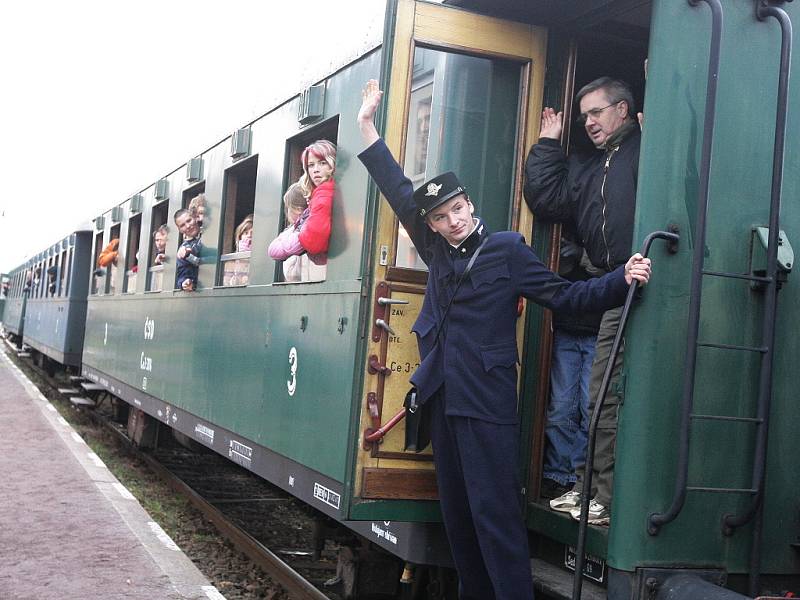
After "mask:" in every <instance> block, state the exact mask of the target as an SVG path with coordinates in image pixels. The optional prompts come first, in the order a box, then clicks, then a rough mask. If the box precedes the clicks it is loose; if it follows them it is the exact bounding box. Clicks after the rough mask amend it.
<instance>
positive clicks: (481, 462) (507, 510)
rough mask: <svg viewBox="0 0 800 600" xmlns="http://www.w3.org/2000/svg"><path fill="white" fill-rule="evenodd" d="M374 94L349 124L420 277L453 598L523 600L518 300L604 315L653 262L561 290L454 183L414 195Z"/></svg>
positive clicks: (428, 392) (419, 373)
mask: <svg viewBox="0 0 800 600" xmlns="http://www.w3.org/2000/svg"><path fill="white" fill-rule="evenodd" d="M381 96H382V92H381V91H380V89H379V88H378V83H377V81H375V80H370V81H369V82H368V83H367V85H366V88H365V90H364V93H363V102H362V105H361V109H360V111H359V114H358V126H359V129H360V131H361V136H362V138H363V141H364V144H365V145H366V146H367V149H366V150H364V151H363V152H362V153H361V154H360V155H359V158H360V159H361V161H362V162H363V163H364V165H365V166H366V167H367V170H368V171H369V174H370V175H371V176H372V178H373V179H374V180H375V182H376V183H377V184H378V187H379V188H380V190H381V192H383V194H384V196H385V197H386V199H387V200H388V201H389V204H390V205H391V206H392V209H393V210H394V211H395V213H396V214H397V215H398V217H399V218H400V221H401V222H402V223H403V226H404V227H405V228H406V231H407V232H408V233H409V235H410V236H411V239H412V241H413V242H414V245H415V247H416V248H417V250H418V252H419V253H420V256H421V257H422V258H423V260H424V261H425V263H426V264H427V265H428V268H429V274H428V284H427V289H426V291H425V299H424V302H423V306H422V310H421V311H420V315H419V318H418V319H417V321H416V323H415V324H414V327H413V331H414V332H415V333H416V334H417V342H418V345H419V351H420V357H421V360H420V366H419V368H418V369H417V370H416V372H415V373H414V375H413V376H412V377H411V381H412V383H413V384H414V385H415V386H416V387H417V398H418V401H419V402H420V403H421V404H423V405H424V408H425V410H427V411H429V414H430V418H431V441H432V444H433V450H434V462H435V465H436V477H437V484H438V489H439V500H440V504H441V509H442V516H443V519H444V524H445V529H446V531H447V536H448V540H449V542H450V550H451V552H452V555H453V559H454V562H455V565H456V570H457V571H458V576H459V596H460V597H461V598H462V599H474V600H487V599H491V598H496V599H498V600H510V599H520V598H524V599H530V598H533V581H532V576H531V570H530V558H529V552H528V539H527V530H526V528H525V525H524V522H523V519H522V510H521V500H522V498H521V487H520V484H519V481H518V477H519V465H518V456H519V436H518V428H519V425H518V423H519V421H518V419H519V417H518V410H517V368H516V366H517V362H518V356H517V344H516V320H517V301H518V298H519V296H525V297H526V298H529V299H531V300H533V301H535V302H537V303H539V304H541V305H543V306H546V307H548V308H552V309H558V310H562V311H571V312H581V311H585V310H592V311H598V310H606V309H608V308H611V307H613V306H618V305H620V304H622V303H623V302H624V299H625V295H626V293H627V290H628V286H629V285H630V283H631V282H632V281H633V280H637V281H640V282H642V283H644V282H646V281H647V280H648V278H649V276H650V261H649V260H648V259H644V258H642V257H641V256H640V255H634V256H633V257H631V259H630V260H629V261H628V262H627V263H626V264H625V266H624V267H620V268H619V269H617V270H615V271H614V272H612V273H610V274H608V275H606V276H604V277H601V278H597V279H592V280H590V281H586V282H579V283H570V282H568V281H566V280H564V279H561V278H560V277H558V276H557V275H555V274H554V273H552V272H551V271H549V270H548V269H547V268H546V267H545V266H544V265H543V264H542V262H541V261H540V260H539V259H538V258H537V256H536V255H535V254H534V252H533V250H531V248H530V246H528V245H527V244H526V243H525V240H524V238H523V237H522V236H521V235H520V234H518V233H514V232H508V231H505V232H498V233H493V234H491V235H490V233H489V231H488V230H487V228H486V226H485V224H484V223H483V221H482V220H481V219H480V218H478V217H475V216H473V212H474V210H475V209H474V206H473V204H472V202H471V201H470V199H469V197H468V196H467V194H466V191H465V190H464V188H463V187H462V186H461V184H460V183H459V181H458V179H457V177H456V176H455V175H454V174H453V173H444V174H442V175H439V176H437V177H434V178H433V179H431V180H430V181H428V182H426V183H425V184H423V186H422V187H421V188H419V189H418V190H417V191H414V190H413V188H412V184H411V182H410V181H409V179H408V178H407V177H406V176H405V175H404V174H403V171H402V169H401V168H400V166H399V165H398V164H397V162H396V161H395V160H394V158H392V156H391V154H390V153H389V150H388V149H387V147H386V145H385V144H384V142H383V140H381V139H380V137H379V135H378V132H377V130H376V128H375V124H374V116H375V112H376V110H377V108H378V105H379V104H380V101H381ZM476 254H478V256H477V258H476V257H475V255H476ZM473 258H475V260H474V261H473V262H474V264H473V265H472V268H471V270H470V271H469V275H468V277H467V278H466V281H463V285H460V286H459V279H460V278H461V276H462V275H463V274H464V271H465V270H466V269H467V265H468V264H469V263H470V261H471V259H473ZM454 296H455V299H454V301H453V302H452V304H451V303H450V300H451V298H453V297H454ZM448 307H449V310H448ZM445 312H447V314H446V316H445V315H444V313H445ZM443 316H444V318H443Z"/></svg>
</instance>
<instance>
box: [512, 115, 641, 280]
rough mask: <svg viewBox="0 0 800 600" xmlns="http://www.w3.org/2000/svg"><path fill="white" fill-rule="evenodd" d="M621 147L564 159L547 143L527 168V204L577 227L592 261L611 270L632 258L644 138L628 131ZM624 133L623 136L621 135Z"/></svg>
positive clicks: (535, 150) (543, 217)
mask: <svg viewBox="0 0 800 600" xmlns="http://www.w3.org/2000/svg"><path fill="white" fill-rule="evenodd" d="M627 127H628V130H627V131H626V132H625V133H624V134H623V135H621V141H620V142H619V143H618V145H615V146H612V147H610V148H607V149H605V150H597V151H595V152H592V153H591V154H589V155H585V154H583V155H575V154H571V155H570V156H569V157H566V156H565V155H564V152H563V151H562V150H561V143H560V142H558V141H557V140H552V139H548V138H541V139H540V140H539V143H538V144H536V145H534V146H533V147H532V148H531V151H530V154H529V155H528V160H527V161H526V163H525V190H524V192H525V201H526V202H527V203H528V206H529V207H530V209H531V210H532V211H533V214H534V215H536V217H537V218H539V219H541V220H543V221H567V220H572V221H574V222H575V224H576V226H577V230H578V234H579V236H580V238H581V243H582V244H583V247H584V248H586V253H587V254H588V255H589V260H590V261H591V262H592V264H593V265H595V266H596V267H598V268H601V269H605V270H607V271H611V270H613V269H615V268H616V267H618V266H620V265H623V264H625V262H626V261H627V260H628V258H630V256H631V254H632V250H631V247H632V244H633V216H634V210H635V207H636V180H637V178H638V175H639V143H640V140H641V133H640V132H639V127H638V125H636V124H635V123H631V124H630V125H628V126H627ZM620 133H622V132H620Z"/></svg>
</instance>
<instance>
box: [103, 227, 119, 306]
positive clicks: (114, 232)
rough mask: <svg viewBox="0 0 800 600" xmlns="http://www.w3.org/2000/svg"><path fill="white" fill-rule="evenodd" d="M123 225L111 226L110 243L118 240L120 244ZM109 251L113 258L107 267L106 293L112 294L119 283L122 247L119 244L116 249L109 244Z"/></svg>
mask: <svg viewBox="0 0 800 600" xmlns="http://www.w3.org/2000/svg"><path fill="white" fill-rule="evenodd" d="M121 228H122V226H121V225H120V224H119V223H117V224H116V225H114V226H113V227H112V228H111V237H110V239H109V244H111V242H113V241H114V240H117V244H119V232H120V229H121ZM107 248H108V251H109V252H110V254H111V256H112V258H111V262H110V263H109V265H108V267H107V273H108V276H107V277H106V294H111V295H112V296H113V295H114V294H115V293H116V292H117V286H118V284H119V272H120V257H119V255H120V252H121V251H122V248H120V247H119V246H117V247H116V250H114V249H113V246H107Z"/></svg>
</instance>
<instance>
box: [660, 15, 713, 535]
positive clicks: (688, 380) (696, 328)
mask: <svg viewBox="0 0 800 600" xmlns="http://www.w3.org/2000/svg"><path fill="white" fill-rule="evenodd" d="M701 1H704V2H707V3H708V5H709V7H710V8H711V49H710V53H709V61H708V83H707V86H706V108H705V119H704V123H703V148H702V154H701V158H700V188H699V198H698V203H697V216H696V221H695V223H696V224H695V233H694V254H693V257H692V281H691V291H690V296H689V298H690V300H689V323H688V326H687V331H686V361H685V363H684V375H683V402H682V404H681V416H680V429H679V432H678V461H677V462H678V465H677V476H676V478H675V488H674V491H673V496H672V502H671V504H670V506H669V508H668V509H667V510H666V512H663V513H652V514H651V515H650V516H649V517H648V526H647V531H648V533H650V535H657V534H658V532H659V530H660V528H661V527H662V526H663V525H665V524H666V523H670V522H672V521H674V520H675V518H676V517H677V516H678V514H679V513H680V512H681V510H682V509H683V505H684V503H685V502H686V491H687V490H686V487H687V481H688V477H689V424H690V422H691V413H692V405H693V404H694V378H695V370H696V367H697V338H698V335H699V332H700V301H701V299H702V292H703V263H704V262H705V256H704V253H705V248H706V217H707V216H708V196H709V189H710V175H711V158H712V156H711V148H712V142H713V140H714V121H715V119H716V110H717V80H718V78H719V64H720V51H721V47H722V26H723V17H722V4H721V3H720V0H688V2H689V4H690V5H691V6H698V5H699V4H700V2H701Z"/></svg>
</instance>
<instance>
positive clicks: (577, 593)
mask: <svg viewBox="0 0 800 600" xmlns="http://www.w3.org/2000/svg"><path fill="white" fill-rule="evenodd" d="M656 239H662V240H667V241H668V242H670V243H671V244H673V245H674V244H676V243H677V242H678V240H679V239H680V236H679V235H678V234H677V233H674V232H670V231H654V232H653V233H651V234H650V235H648V236H647V237H646V238H645V240H644V244H643V245H642V256H645V257H646V256H647V255H648V253H649V252H650V246H651V245H652V243H653V242H654V241H655V240H656ZM637 287H638V282H637V281H635V280H634V281H632V282H631V285H630V287H629V288H628V295H627V296H626V297H625V304H623V306H622V315H621V316H620V319H619V327H618V328H617V333H616V335H615V336H614V342H613V343H612V345H611V355H610V356H609V358H608V363H607V364H606V370H605V372H604V373H603V379H602V382H601V383H600V390H599V391H598V393H597V398H596V400H595V404H594V412H592V420H591V421H590V422H589V436H588V439H587V442H586V464H585V465H584V468H583V469H584V476H583V488H582V489H581V518H580V524H579V525H578V543H577V544H576V546H575V575H574V578H573V584H572V600H580V597H581V589H582V586H583V563H584V551H585V550H586V530H587V527H588V524H589V494H590V493H591V489H592V469H593V468H594V450H595V448H594V447H595V437H596V436H597V425H598V424H599V423H600V411H601V410H602V408H603V403H604V402H605V398H606V392H608V386H609V384H610V382H611V373H612V372H613V370H614V363H615V362H616V360H617V355H618V354H619V347H620V345H621V343H622V336H623V334H624V332H625V325H626V324H627V322H628V315H629V314H630V311H631V306H632V304H633V298H634V296H635V294H636V288H637Z"/></svg>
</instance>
